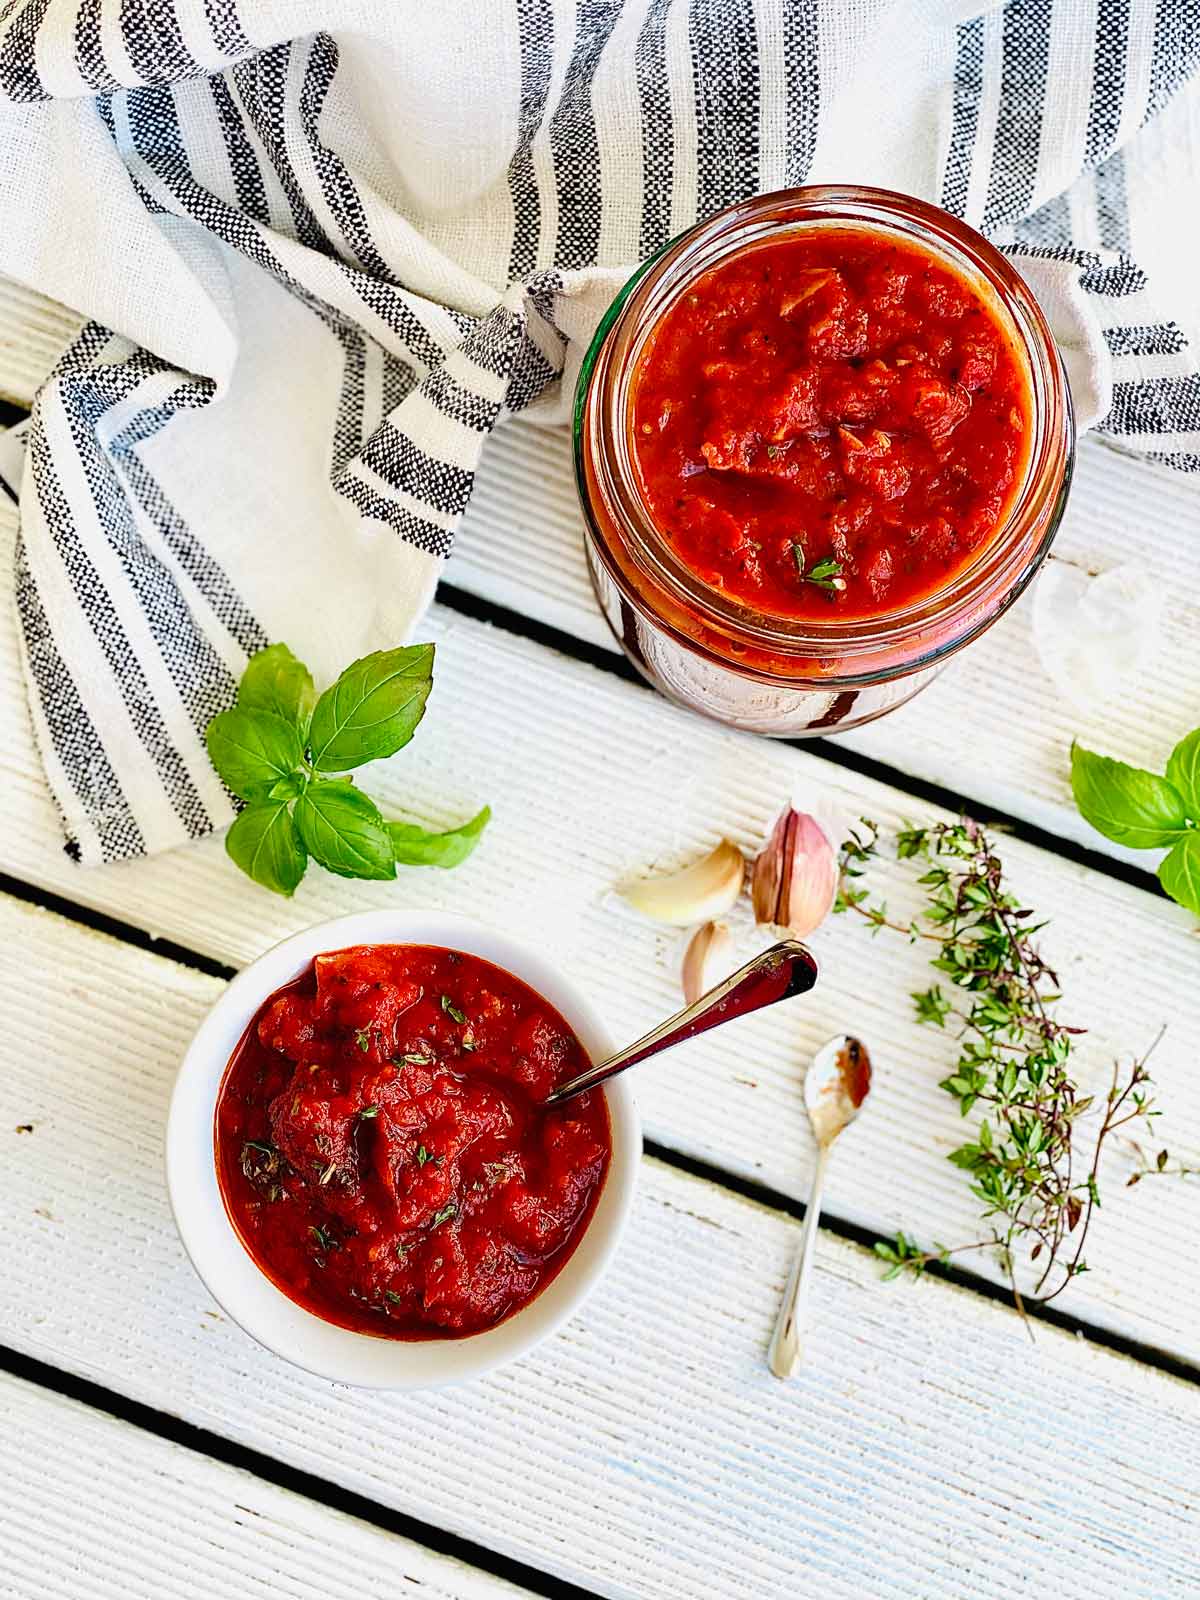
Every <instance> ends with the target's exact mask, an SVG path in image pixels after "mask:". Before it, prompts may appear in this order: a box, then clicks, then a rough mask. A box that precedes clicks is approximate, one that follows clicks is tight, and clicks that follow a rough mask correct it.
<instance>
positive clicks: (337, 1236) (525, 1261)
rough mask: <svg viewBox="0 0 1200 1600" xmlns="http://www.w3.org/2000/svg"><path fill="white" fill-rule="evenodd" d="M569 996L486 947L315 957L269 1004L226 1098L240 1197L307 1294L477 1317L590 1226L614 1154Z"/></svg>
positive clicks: (226, 1186) (222, 1102)
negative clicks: (559, 1092)
mask: <svg viewBox="0 0 1200 1600" xmlns="http://www.w3.org/2000/svg"><path fill="white" fill-rule="evenodd" d="M587 1065H588V1059H587V1056H586V1054H585V1052H584V1049H583V1046H582V1045H581V1044H580V1042H579V1040H578V1039H577V1038H576V1037H575V1035H574V1033H572V1031H571V1029H570V1027H569V1026H568V1025H567V1023H566V1022H565V1021H564V1020H563V1018H562V1017H561V1016H560V1015H559V1014H558V1012H557V1011H555V1010H554V1008H553V1007H552V1006H550V1005H548V1004H547V1002H546V1001H545V1000H543V999H542V998H541V996H540V995H538V994H536V993H535V992H534V991H533V990H532V989H531V988H530V987H529V986H528V985H527V984H525V983H522V982H521V980H520V979H519V978H515V977H513V976H512V974H511V973H508V972H503V971H501V969H500V968H499V967H495V966H493V965H492V964H491V963H490V962H488V961H483V960H480V959H479V957H477V956H471V955H465V954H461V953H459V952H457V951H453V950H443V949H439V948H436V947H434V946H427V945H376V946H360V947H358V948H356V949H351V950H338V951H335V952H333V953H332V954H330V955H323V956H318V957H317V959H316V961H315V962H314V963H313V965H312V967H311V968H310V969H309V971H308V972H307V973H306V974H305V975H304V976H303V977H302V978H300V979H299V980H297V981H296V982H295V983H292V984H289V985H287V987H286V988H283V989H281V990H279V991H278V992H277V993H276V994H274V995H272V996H271V997H270V999H268V1000H267V1001H266V1002H265V1003H264V1004H263V1006H262V1007H261V1008H260V1009H259V1011H258V1013H257V1015H256V1016H255V1018H254V1020H253V1022H252V1023H251V1025H250V1027H249V1028H248V1029H247V1031H246V1034H245V1036H244V1038H243V1039H242V1041H241V1043H240V1044H239V1046H238V1048H237V1050H236V1052H235V1053H234V1056H233V1058H232V1060H231V1061H230V1063H229V1067H228V1070H227V1072H226V1075H225V1079H224V1082H223V1083H222V1086H221V1092H220V1095H219V1097H218V1100H217V1110H216V1130H215V1133H216V1158H217V1170H218V1175H219V1178H220V1183H221V1191H222V1194H223V1195H224V1198H225V1205H226V1208H227V1209H228V1211H229V1215H230V1217H231V1218H232V1220H233V1223H234V1225H235V1227H236V1228H237V1230H238V1233H239V1234H240V1235H241V1237H242V1240H243V1242H244V1244H245V1246H246V1248H247V1250H248V1251H249V1252H250V1254H251V1256H252V1257H253V1258H254V1260H255V1261H256V1262H257V1263H258V1265H259V1266H260V1267H261V1268H262V1270H263V1271H264V1272H265V1273H266V1274H267V1276H268V1277H269V1278H271V1279H272V1281H273V1282H274V1283H276V1284H277V1285H278V1286H279V1288H281V1289H282V1290H283V1291H284V1292H285V1293H286V1294H288V1295H290V1296H291V1298H292V1299H293V1300H296V1301H298V1302H299V1304H300V1305H302V1306H305V1307H306V1308H307V1309H308V1310H310V1311H313V1312H316V1314H317V1315H318V1316H321V1317H325V1318H326V1319H327V1320H328V1321H330V1322H336V1323H339V1324H341V1325H342V1326H343V1327H347V1328H355V1329H358V1330H359V1331H361V1332H364V1333H374V1334H382V1335H384V1336H386V1337H389V1338H397V1339H413V1338H428V1337H434V1336H440V1337H445V1336H447V1335H451V1336H453V1335H462V1334H470V1333H476V1332H478V1331H480V1330H481V1329H484V1328H489V1327H492V1326H493V1325H494V1324H495V1323H497V1322H500V1321H501V1320H502V1319H503V1318H504V1317H507V1316H509V1315H510V1314H511V1313H512V1312H514V1311H516V1310H518V1309H519V1308H520V1307H521V1306H523V1305H525V1304H527V1302H528V1301H529V1300H531V1299H532V1298H533V1296H534V1295H536V1294H537V1293H538V1291H539V1290H540V1289H543V1288H544V1287H545V1285H546V1284H547V1283H548V1282H549V1281H550V1279H551V1278H553V1277H554V1275H555V1273H557V1272H558V1271H559V1269H560V1268H561V1267H562V1265H563V1263H564V1262H565V1261H566V1260H567V1259H568V1257H569V1256H570V1255H571V1252H572V1251H573V1250H574V1248H575V1246H576V1244H577V1243H578V1242H579V1239H580V1238H581V1237H582V1234H583V1231H584V1229H585V1227H586V1224H587V1221H588V1219H589V1217H590V1216H591V1213H592V1209H593V1207H594V1206H595V1203H596V1200H597V1198H598V1196H599V1193H600V1189H601V1186H602V1184H603V1181H604V1175H605V1172H606V1170H607V1167H608V1160H609V1154H610V1148H611V1143H610V1136H609V1124H608V1112H607V1109H606V1107H605V1104H604V1097H603V1094H602V1093H601V1092H600V1091H591V1092H589V1093H588V1094H583V1095H579V1096H577V1097H576V1098H574V1099H572V1100H569V1101H567V1102H566V1103H565V1104H563V1105H561V1106H555V1107H553V1108H550V1109H543V1108H542V1107H541V1105H540V1102H541V1101H542V1100H543V1099H544V1097H545V1096H546V1095H547V1094H549V1092H550V1091H551V1089H553V1088H554V1086H555V1084H556V1083H558V1082H560V1081H565V1080H566V1079H567V1078H569V1077H572V1076H574V1075H575V1074H576V1073H578V1072H582V1071H583V1070H584V1068H585V1067H586V1066H587Z"/></svg>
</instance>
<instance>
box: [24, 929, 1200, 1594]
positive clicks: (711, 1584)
mask: <svg viewBox="0 0 1200 1600" xmlns="http://www.w3.org/2000/svg"><path fill="white" fill-rule="evenodd" d="M52 972H53V973H57V974H59V975H60V987H59V989H58V991H57V992H56V995H55V1000H54V1004H53V1005H52V1006H47V1005H46V1003H45V999H44V990H43V985H44V982H45V975H46V974H47V973H52ZM219 987H220V985H219V983H218V982H217V981H216V980H214V979H211V978H208V977H205V976H203V975H201V974H198V973H195V972H192V971H189V970H187V969H184V968H181V967H177V966H175V965H174V964H172V963H171V962H169V961H167V960H165V959H163V958H160V957H156V956H153V955H150V954H147V953H145V952H141V951H138V950H136V949H133V948H132V947H130V946H128V945H125V944H118V943H115V942H113V941H111V940H110V939H108V938H105V937H103V936H100V935H97V934H93V933H90V932H87V931H85V930H82V929H80V928H79V927H78V926H77V925H75V924H71V923H68V922H64V921H63V920H62V919H60V918H58V917H55V916H52V915H50V914H48V913H45V912H41V911H38V910H34V909H31V908H29V907H25V906H20V905H16V904H14V903H12V902H6V901H0V1008H2V1010H0V1037H3V1038H4V1040H5V1042H6V1048H5V1069H4V1072H3V1074H2V1075H0V1150H2V1152H3V1161H4V1172H5V1201H6V1217H5V1227H4V1229H3V1230H0V1320H2V1322H3V1325H4V1327H5V1329H6V1338H7V1340H8V1341H9V1342H10V1343H11V1344H12V1345H14V1346H15V1347H16V1348H18V1349H20V1350H21V1351H23V1352H26V1353H28V1354H31V1355H33V1356H35V1357H37V1358H39V1359H41V1360H43V1361H48V1362H51V1363H53V1364H54V1365H56V1366H58V1367H60V1368H64V1369H66V1370H68V1371H72V1372H77V1373H80V1374H83V1375H85V1376H86V1377H88V1378H90V1379H94V1380H97V1381H99V1382H101V1383H103V1384H105V1385H107V1386H108V1387H110V1388H112V1389H114V1390H116V1391H118V1392H120V1393H122V1394H125V1395H128V1396H131V1397H133V1398H134V1399H136V1400H138V1401H142V1402H145V1403H148V1404H151V1405H154V1406H156V1407H158V1408H160V1409H165V1410H169V1411H171V1412H173V1413H175V1414H177V1415H179V1416H181V1417H183V1418H184V1419H185V1420H187V1421H189V1422H193V1423H196V1424H198V1425H201V1426H203V1427H206V1428H208V1429H210V1430H214V1431H216V1432H219V1433H221V1434H223V1435H225V1436H226V1437H228V1438H231V1439H234V1440H237V1441H240V1442H242V1443H244V1444H245V1445H247V1446H249V1447H252V1448H254V1449H256V1450H260V1451H263V1452H265V1453H267V1454H269V1455H271V1456H272V1457H274V1458H275V1459H277V1460H280V1461H283V1462H286V1463H290V1464H293V1465H295V1466H297V1467H299V1468H302V1469H303V1470H305V1471H308V1472H312V1473H316V1474H319V1475H321V1476H323V1477H325V1478H328V1479H331V1480H332V1481H334V1482H336V1483H338V1484H340V1485H342V1486H344V1487H345V1488H347V1489H350V1490H353V1491H354V1492H357V1493H361V1494H365V1495H367V1496H369V1497H371V1498H372V1499H374V1500H376V1501H378V1502H379V1503H381V1504H383V1505H385V1506H391V1507H394V1508H397V1509H398V1510H400V1511H402V1512H405V1513H410V1514H414V1515H416V1516H418V1517H420V1518H421V1519H422V1520H424V1521H427V1522H431V1523H434V1524H436V1525H438V1526H440V1527H444V1528H447V1529H450V1530H451V1531H453V1532H457V1533H463V1534H467V1535H469V1536H470V1537H472V1538H473V1539H476V1540H480V1541H482V1542H484V1543H486V1544H488V1545H489V1546H490V1547H492V1548H493V1549H495V1550H498V1551H500V1552H503V1553H504V1554H507V1555H510V1556H512V1557H514V1558H517V1559H520V1560H522V1561H525V1562H528V1563H530V1564H532V1565H535V1566H537V1567H539V1568H540V1569H542V1570H545V1571H549V1572H551V1573H553V1574H556V1575H558V1576H561V1577H563V1578H567V1579H570V1580H573V1581H575V1582H578V1583H581V1584H586V1585H587V1586H589V1587H591V1588H593V1589H595V1590H596V1591H597V1592H598V1593H600V1594H603V1595H609V1596H613V1597H620V1600H625V1597H630V1596H638V1597H641V1600H656V1597H670V1600H685V1597H686V1600H692V1597H693V1596H694V1595H695V1594H696V1593H697V1592H698V1590H699V1591H702V1592H704V1593H706V1594H713V1595H717V1596H720V1597H722V1600H805V1597H810V1596H811V1597H812V1600H817V1597H818V1596H819V1597H822V1600H824V1597H836V1600H862V1597H863V1596H864V1595H871V1596H884V1595H888V1596H891V1595H895V1596H918V1595H920V1596H935V1597H941V1596H946V1597H954V1600H959V1597H961V1596H962V1595H964V1594H970V1595H971V1596H972V1597H973V1600H992V1597H996V1600H999V1597H1001V1596H1005V1597H1007V1596H1011V1595H1013V1594H1016V1593H1021V1592H1036V1593H1047V1592H1049V1593H1054V1594H1055V1595H1056V1596H1061V1597H1063V1600H1066V1597H1070V1596H1079V1597H1081V1600H1082V1597H1084V1596H1086V1597H1088V1600H1103V1597H1109V1596H1111V1597H1112V1600H1127V1596H1128V1595H1129V1594H1130V1593H1137V1594H1152V1595H1154V1596H1156V1597H1167V1596H1174V1595H1178V1596H1181V1597H1182V1596H1184V1595H1188V1594H1192V1593H1194V1592H1195V1590H1196V1586H1197V1584H1200V1551H1198V1550H1197V1548H1196V1545H1195V1541H1194V1537H1193V1525H1192V1522H1191V1518H1192V1517H1193V1516H1194V1514H1195V1509H1196V1508H1195V1503H1194V1502H1195V1497H1196V1492H1197V1487H1198V1486H1200V1392H1198V1391H1197V1389H1196V1388H1194V1387H1192V1386H1190V1385H1185V1384H1182V1383H1180V1382H1179V1381H1177V1380H1175V1379H1171V1378H1168V1377H1165V1376H1163V1375H1162V1374H1160V1373H1156V1372H1154V1371H1152V1370H1150V1369H1147V1368H1145V1367H1141V1366H1139V1365H1137V1364H1136V1363H1134V1362H1132V1361H1130V1360H1127V1359H1126V1358H1124V1357H1120V1356H1116V1355H1113V1354H1111V1353H1109V1352H1107V1351H1103V1350H1099V1349H1096V1348H1093V1347H1090V1346H1088V1345H1087V1344H1086V1343H1085V1342H1083V1341H1082V1340H1079V1339H1076V1338H1073V1337H1071V1336H1069V1335H1067V1334H1063V1333H1060V1332H1058V1331H1057V1330H1054V1329H1039V1331H1038V1335H1037V1340H1036V1343H1035V1344H1034V1345H1033V1346H1032V1347H1031V1346H1030V1344H1029V1343H1028V1341H1027V1339H1026V1336H1025V1333H1024V1331H1023V1330H1022V1328H1021V1326H1020V1324H1019V1323H1017V1322H1016V1321H1015V1319H1014V1318H1013V1317H1012V1316H1011V1315H1010V1314H1009V1313H1008V1312H1007V1311H1006V1310H1004V1309H1003V1308H1001V1307H999V1306H996V1305H993V1304H990V1303H988V1302H985V1301H982V1300H980V1299H979V1298H978V1297H977V1296H973V1295H971V1294H970V1293H968V1292H966V1291H963V1290H960V1289H956V1288H953V1287H951V1286H949V1285H946V1284H940V1283H936V1282H933V1281H924V1282H922V1283H919V1284H916V1285H911V1286H909V1285H890V1286H884V1285H881V1284H880V1282H879V1280H878V1276H877V1273H876V1269H875V1264H874V1262H873V1260H872V1259H871V1257H870V1256H869V1255H867V1254H866V1252H864V1251H862V1250H859V1249H857V1248H855V1247H853V1246H850V1245H847V1244H843V1243H840V1242H839V1241H836V1240H832V1239H828V1238H823V1239H822V1241H821V1247H820V1251H819V1254H818V1260H817V1266H816V1277H815V1283H814V1295H813V1317H812V1323H811V1338H810V1342H809V1360H808V1363H807V1365H806V1366H805V1367H804V1369H803V1370H802V1372H801V1374H800V1376H799V1377H798V1378H797V1379H796V1380H794V1381H793V1382H792V1383H790V1384H780V1383H779V1382H778V1381H777V1380H775V1379H773V1378H772V1377H771V1376H770V1375H769V1373H768V1372H767V1370H766V1366H765V1361H764V1351H765V1349H766V1345H767V1342H768V1338H769V1335H770V1329H771V1325H772V1321H773V1319H774V1315H775V1310H776V1305H777V1301H778V1296H779V1293H780V1290H781V1286H782V1281H783V1277H784V1272H785V1269H786V1266H787V1262H788V1259H789V1256H790V1252H791V1250H792V1249H793V1248H794V1245H795V1242H796V1229H795V1227H794V1226H793V1225H790V1224H788V1223H786V1222H785V1221H784V1220H782V1219H781V1218H780V1217H779V1216H778V1215H777V1214H774V1213H772V1212H769V1211H767V1210H764V1209H763V1208H761V1207H759V1206H756V1205H754V1204H752V1203H750V1202H748V1201H746V1200H742V1199H738V1198H735V1197H734V1196H732V1195H730V1194H729V1193H728V1192H727V1191H724V1190H722V1189H720V1188H717V1187H715V1186H711V1185H708V1184H705V1183H703V1182H701V1181H699V1180H697V1179H694V1178H690V1177H687V1176H684V1175H682V1174H680V1173H678V1172H675V1171H672V1170H671V1169H669V1168H666V1167H663V1166H661V1165H660V1164H657V1163H654V1162H647V1163H645V1165H644V1169H643V1181H642V1186H641V1192H640V1195H639V1198H638V1201H637V1204H636V1207H635V1214H634V1218H633V1221H632V1223H631V1226H630V1230H629V1233H628V1235H627V1237H626V1239H625V1242H624V1244H623V1247H622V1249H621V1251H620V1253H619V1257H618V1260H617V1262H616V1263H615V1265H614V1268H613V1270H612V1272H611V1273H610V1275H609V1276H608V1278H607V1279H606V1280H605V1282H604V1283H603V1284H602V1286H601V1287H600V1288H599V1289H598V1290H597V1292H596V1294H595V1295H594V1296H593V1298H592V1299H591V1301H589V1303H588V1305H587V1306H586V1308H585V1309H584V1311H583V1313H582V1314H581V1315H580V1316H579V1317H577V1318H576V1319H575V1320H574V1321H573V1322H572V1323H571V1324H570V1325H569V1326H568V1328H567V1329H566V1330H565V1331H564V1332H563V1333H561V1334H560V1335H559V1336H557V1337H556V1338H555V1339H553V1340H552V1341H551V1342H550V1343H548V1344H547V1345H544V1346H543V1347H542V1348H541V1349H540V1350H539V1351H537V1352H535V1353H533V1354H532V1355H531V1356H530V1357H528V1358H526V1359H525V1360H523V1361H521V1362H519V1363H517V1364H516V1365H514V1366H512V1367H510V1368H508V1369H505V1370H503V1371H501V1372H499V1373H497V1374H495V1375H494V1376H492V1377H491V1378H489V1379H487V1380H485V1381H482V1382H480V1383H477V1384H474V1385H471V1386H468V1387H466V1388H464V1389H461V1390H452V1391H447V1392H444V1393H440V1394H425V1395H413V1396H404V1395H396V1396H389V1395H387V1394H379V1393H355V1392H354V1391H351V1390H347V1389H344V1388H339V1387H336V1386H332V1385H329V1384H325V1383H321V1382H319V1381H317V1380H314V1379H311V1378H308V1377H306V1376H305V1375H303V1374H301V1373H300V1372H298V1371H295V1370H293V1369H291V1368H289V1367H287V1366H285V1365H284V1364H282V1363H280V1362H279V1361H278V1360H276V1359H275V1358H274V1357H271V1356H269V1355H268V1354H267V1353H266V1352H265V1351H263V1350H261V1349H259V1348H258V1347H257V1346H255V1345H253V1344H252V1343H251V1341H250V1340H249V1339H248V1338H247V1337H246V1336H245V1335H244V1334H242V1333H241V1331H240V1330H239V1329H237V1328H236V1327H235V1326H234V1325H233V1324H232V1323H231V1322H230V1321H229V1320H228V1319H227V1318H226V1317H225V1316H224V1315H223V1314H222V1313H221V1312H220V1311H219V1310H218V1309H217V1308H216V1307H215V1306H214V1305H213V1303H212V1302H211V1300H210V1299H209V1297H208V1295H207V1293H206V1292H205V1291H204V1289H203V1287H202V1285H201V1284H200V1282H199V1281H198V1279H197V1278H196V1277H195V1275H194V1273H193V1271H192V1269H191V1267H190V1266H189V1264H188V1263H187V1261H186V1260H185V1258H184V1256H183V1252H182V1249H181V1247H180V1245H179V1242H178V1240H177V1238H176V1235H175V1231H174V1228H173V1225H172V1222H171V1219H170V1215H169V1211H168V1207H167V1201H166V1195H165V1192H164V1184H163V1177H162V1170H161V1158H162V1128H163V1117H164V1112H165V1108H166V1102H167V1097H168V1094H169V1090H170V1085H171V1080H172V1076H173V1072H174V1068H175V1063H176V1061H177V1059H178V1057H179V1055H180V1053H181V1052H182V1050H183V1047H184V1044H185V1042H186V1039H187V1037H188V1035H189V1033H190V1031H191V1030H192V1028H193V1027H194V1025H195V1023H196V1021H197V1019H198V1017H199V1015H200V1014H201V1012H202V1011H203V1009H204V1007H205V1006H206V1005H207V1004H208V1003H209V1002H210V1001H211V1000H212V998H213V997H214V995H215V994H216V993H217V991H218V989H219ZM26 1123H32V1124H33V1131H32V1132H30V1133H17V1132H15V1131H14V1129H15V1127H16V1126H17V1125H18V1124H26ZM115 1492H117V1493H120V1490H119V1488H118V1490H117V1491H115ZM129 1498H130V1499H132V1497H129Z"/></svg>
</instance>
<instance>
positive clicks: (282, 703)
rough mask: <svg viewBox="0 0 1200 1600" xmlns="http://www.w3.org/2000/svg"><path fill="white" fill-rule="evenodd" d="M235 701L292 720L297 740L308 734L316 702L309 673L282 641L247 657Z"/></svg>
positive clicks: (252, 709) (287, 720)
mask: <svg viewBox="0 0 1200 1600" xmlns="http://www.w3.org/2000/svg"><path fill="white" fill-rule="evenodd" d="M237 698H238V705H239V706H244V707H245V708H246V709H247V710H248V711H270V712H272V713H273V714H274V715H275V716H277V717H282V718H283V720H284V721H285V722H291V723H294V724H295V727H296V731H297V732H298V733H299V735H300V739H301V742H303V740H304V739H305V737H306V736H307V734H308V725H309V722H310V721H311V720H312V714H313V707H314V706H315V705H316V703H317V690H316V685H315V684H314V683H313V680H312V673H311V672H310V671H309V670H308V668H307V667H306V666H305V665H304V663H303V661H297V660H296V657H295V656H294V655H293V654H292V652H291V651H290V650H289V649H288V647H287V645H286V644H269V645H268V646H267V647H266V649H265V650H260V651H259V652H258V653H257V655H253V656H251V657H250V660H249V663H248V664H247V667H246V670H245V672H243V673H242V681H241V683H239V684H238V696H237Z"/></svg>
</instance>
